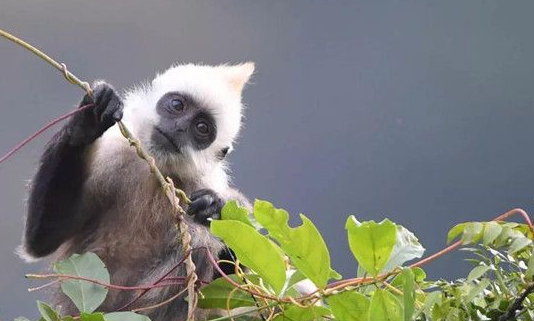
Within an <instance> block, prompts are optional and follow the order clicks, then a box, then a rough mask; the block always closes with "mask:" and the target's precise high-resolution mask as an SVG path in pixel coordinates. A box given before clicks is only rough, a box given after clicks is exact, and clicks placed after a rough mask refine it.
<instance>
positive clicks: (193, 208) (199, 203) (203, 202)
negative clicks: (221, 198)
mask: <svg viewBox="0 0 534 321" xmlns="http://www.w3.org/2000/svg"><path fill="white" fill-rule="evenodd" d="M214 201H215V198H214V197H213V196H211V195H204V196H202V197H199V198H197V199H195V200H194V201H193V202H192V203H191V204H189V208H188V212H189V214H191V215H196V214H198V213H199V212H201V211H203V210H204V209H205V208H207V207H209V206H211V205H212V204H213V203H214Z"/></svg>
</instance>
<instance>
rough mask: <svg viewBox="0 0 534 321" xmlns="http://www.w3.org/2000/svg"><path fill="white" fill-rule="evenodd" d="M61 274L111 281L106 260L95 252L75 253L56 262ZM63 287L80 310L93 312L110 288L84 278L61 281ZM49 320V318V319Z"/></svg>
mask: <svg viewBox="0 0 534 321" xmlns="http://www.w3.org/2000/svg"><path fill="white" fill-rule="evenodd" d="M54 271H56V272H57V273H59V274H66V275H73V276H78V277H85V278H89V279H95V280H98V281H101V282H104V283H109V272H108V270H107V269H106V266H105V265H104V262H102V260H100V258H99V257H98V256H97V255H96V254H94V253H85V254H82V255H79V254H74V255H72V256H71V257H69V258H68V259H66V260H64V261H61V262H58V263H56V264H54ZM61 289H62V290H63V293H65V294H66V295H67V296H68V297H69V298H70V299H71V300H72V302H73V303H74V305H76V307H77V308H78V310H80V312H86V313H91V312H93V311H95V310H96V308H98V306H100V304H102V302H104V300H105V299H106V295H107V293H108V289H107V288H105V287H103V286H101V285H98V284H94V283H91V282H87V281H83V280H68V281H64V282H62V283H61ZM47 321H48V320H47Z"/></svg>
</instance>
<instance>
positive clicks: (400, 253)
mask: <svg viewBox="0 0 534 321" xmlns="http://www.w3.org/2000/svg"><path fill="white" fill-rule="evenodd" d="M423 253H425V248H424V247H423V246H421V243H419V240H418V239H417V237H415V235H414V234H413V233H412V232H410V231H408V230H407V229H406V228H404V227H403V226H400V225H397V241H396V243H395V246H394V247H393V251H392V252H391V255H390V257H389V260H388V263H387V264H386V266H385V267H384V268H383V269H382V271H392V270H393V269H395V268H396V267H398V266H402V265H403V264H404V263H405V262H408V261H410V260H413V259H416V258H420V257H421V256H423Z"/></svg>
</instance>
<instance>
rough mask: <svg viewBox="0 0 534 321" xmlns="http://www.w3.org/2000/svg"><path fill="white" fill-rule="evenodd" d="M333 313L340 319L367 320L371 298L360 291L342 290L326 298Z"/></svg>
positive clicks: (346, 320)
mask: <svg viewBox="0 0 534 321" xmlns="http://www.w3.org/2000/svg"><path fill="white" fill-rule="evenodd" d="M326 302H327V303H328V305H330V308H331V309H332V314H333V315H334V316H335V317H336V318H337V319H339V320H344V321H359V320H367V318H368V317H367V315H368V313H369V305H370V304H371V302H370V300H369V298H368V297H367V296H365V295H363V294H361V293H358V292H340V293H336V294H334V295H331V296H329V297H327V298H326Z"/></svg>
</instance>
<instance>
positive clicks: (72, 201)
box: [25, 83, 122, 257]
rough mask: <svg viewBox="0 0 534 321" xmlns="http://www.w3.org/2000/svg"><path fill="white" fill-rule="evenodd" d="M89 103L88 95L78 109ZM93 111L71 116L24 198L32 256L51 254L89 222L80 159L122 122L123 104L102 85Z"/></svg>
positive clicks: (28, 247) (49, 146) (28, 248)
mask: <svg viewBox="0 0 534 321" xmlns="http://www.w3.org/2000/svg"><path fill="white" fill-rule="evenodd" d="M89 103H93V99H92V98H90V97H88V96H87V95H86V96H85V97H84V98H83V100H82V102H81V104H80V106H83V105H86V104H89ZM94 104H95V106H94V107H89V108H87V109H85V110H83V111H81V112H79V113H77V114H76V115H75V116H73V117H72V118H71V119H70V121H69V122H68V123H67V124H66V125H65V126H64V127H63V128H62V129H61V130H60V131H59V132H58V133H56V134H55V135H54V136H53V138H52V139H51V140H50V142H49V143H48V144H47V147H46V149H45V152H44V153H43V155H42V157H41V160H40V164H39V167H38V170H37V173H36V174H35V176H34V178H33V181H32V184H31V190H30V196H29V200H28V216H27V220H26V231H25V250H26V252H28V254H30V255H32V256H34V257H42V256H46V255H48V254H51V253H52V252H54V251H55V250H56V249H57V248H58V247H59V246H60V245H61V244H62V243H63V242H64V241H66V240H67V239H68V238H69V237H71V236H72V235H74V234H76V233H77V232H78V231H79V230H80V229H81V228H82V227H83V225H84V224H85V223H86V222H87V221H88V220H89V219H90V217H89V216H90V214H89V213H83V211H82V206H81V205H82V203H83V200H84V199H83V198H84V195H83V185H84V181H85V178H86V174H85V160H84V155H85V152H86V151H87V149H88V147H89V146H90V145H91V144H92V143H93V142H94V141H95V140H96V139H97V138H98V137H100V136H101V135H102V134H103V133H104V132H105V131H106V130H107V129H108V128H109V127H111V126H113V124H115V122H116V121H118V120H120V119H121V118H122V102H121V100H120V98H119V96H118V95H117V94H116V93H115V91H114V90H113V88H112V87H110V86H109V85H107V84H105V83H102V84H99V85H97V86H96V88H95V91H94Z"/></svg>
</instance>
